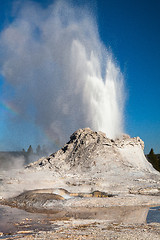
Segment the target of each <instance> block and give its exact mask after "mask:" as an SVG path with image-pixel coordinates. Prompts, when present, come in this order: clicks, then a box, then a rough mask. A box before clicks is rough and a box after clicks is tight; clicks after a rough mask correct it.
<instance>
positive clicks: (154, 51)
mask: <svg viewBox="0 0 160 240" xmlns="http://www.w3.org/2000/svg"><path fill="white" fill-rule="evenodd" d="M13 2H15V1H14V0H1V1H0V30H1V31H2V29H3V28H5V26H6V25H8V24H9V23H10V22H11V21H12V19H13V12H14V8H13ZM20 2H25V1H23V0H22V1H20ZM35 2H38V3H40V4H41V5H42V6H43V7H47V6H48V4H51V3H52V1H51V0H44V1H43V0H41V1H38V0H37V1H35ZM70 2H71V1H70ZM72 2H73V3H74V2H76V4H79V5H87V6H89V9H90V11H91V12H92V14H94V15H96V19H97V23H98V29H99V34H100V38H101V40H102V41H103V43H104V44H105V45H106V47H107V48H111V49H112V52H113V55H114V57H115V59H116V61H117V62H118V64H119V65H120V67H121V71H122V73H123V74H124V77H125V88H126V106H125V130H126V133H128V134H129V135H131V136H132V137H134V136H140V137H141V138H142V139H143V141H144V142H145V152H146V153H147V152H149V150H150V149H151V147H152V148H154V150H155V152H156V153H160V107H159V105H160V14H159V13H160V1H159V0H139V1H138V0H97V1H92V0H90V1H89V0H86V1H85V0H83V1H80V0H79V1H72ZM3 83H4V79H2V77H0V94H2V92H3ZM4 94H5V93H4ZM6 94H8V95H10V94H11V95H12V94H14V93H13V92H12V91H10V87H9V86H8V91H7V93H6ZM6 111H7V110H6V109H4V107H3V106H2V104H1V105H0V121H1V122H0V150H8V149H9V150H11V149H10V148H14V149H18V148H21V147H24V148H26V147H27V146H28V145H29V144H32V145H34V144H35V146H36V144H38V143H39V142H38V139H39V138H40V137H41V136H43V132H41V130H39V129H38V130H36V129H35V125H34V123H33V122H32V123H29V122H28V121H27V122H26V123H24V122H25V121H24V122H23V124H22V123H16V125H14V124H13V128H14V130H13V132H10V131H8V129H7V127H6V124H5V123H6V121H7V118H12V117H13V118H14V115H12V114H10V115H8V113H6ZM24 125H25V126H26V127H25V129H24ZM18 126H19V127H18ZM15 132H16V133H15ZM22 132H23V134H22ZM13 135H14V137H13ZM24 136H25V139H24ZM29 136H30V137H29ZM6 145H7V146H8V145H9V146H11V147H8V148H7V147H6Z"/></svg>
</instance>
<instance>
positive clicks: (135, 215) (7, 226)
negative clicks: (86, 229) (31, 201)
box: [0, 206, 160, 239]
mask: <svg viewBox="0 0 160 240" xmlns="http://www.w3.org/2000/svg"><path fill="white" fill-rule="evenodd" d="M159 209H160V207H159V206H157V207H150V208H149V207H148V206H143V207H136V206H135V207H133V206H132V207H124V206H123V207H118V206H117V207H108V208H78V209H74V210H70V211H64V210H63V211H57V212H56V211H55V212H51V213H50V212H47V213H31V212H26V211H24V210H20V209H17V208H11V207H8V206H0V232H1V233H0V234H1V237H0V238H1V239H7V238H8V239H13V236H15V235H16V236H17V239H18V235H22V234H25V235H27V234H31V233H36V232H37V233H38V232H39V231H45V232H47V231H57V229H59V228H60V227H61V224H62V222H63V221H66V222H71V221H73V220H80V221H83V220H84V221H85V220H95V221H103V222H106V223H108V224H111V223H113V224H146V223H152V222H157V223H160V210H159ZM2 233H3V234H2ZM9 237H10V238H9Z"/></svg>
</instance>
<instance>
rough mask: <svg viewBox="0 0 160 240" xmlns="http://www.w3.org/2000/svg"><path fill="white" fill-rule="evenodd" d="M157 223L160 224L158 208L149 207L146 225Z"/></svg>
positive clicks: (159, 208) (159, 207)
mask: <svg viewBox="0 0 160 240" xmlns="http://www.w3.org/2000/svg"><path fill="white" fill-rule="evenodd" d="M151 222H157V223H160V206H157V207H151V208H150V209H149V212H148V215H147V223H151Z"/></svg>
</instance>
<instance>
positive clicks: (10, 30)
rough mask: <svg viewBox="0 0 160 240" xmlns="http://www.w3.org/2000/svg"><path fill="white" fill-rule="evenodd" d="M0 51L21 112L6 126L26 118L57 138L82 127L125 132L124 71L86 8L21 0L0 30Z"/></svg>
mask: <svg viewBox="0 0 160 240" xmlns="http://www.w3.org/2000/svg"><path fill="white" fill-rule="evenodd" d="M0 52H1V59H0V74H1V75H2V76H3V77H4V80H5V84H6V85H7V86H10V88H12V94H10V95H9V99H10V101H11V102H12V104H13V105H14V106H16V109H17V112H18V113H19V114H17V115H15V116H14V117H12V118H8V119H7V122H6V125H7V126H8V127H9V126H10V125H11V123H12V128H14V126H15V128H16V127H17V125H16V124H17V122H22V121H24V119H25V121H26V122H27V121H28V122H29V123H34V124H35V125H36V126H37V127H38V128H40V129H42V131H43V132H44V133H45V134H44V138H46V139H47V138H49V139H51V140H52V141H53V142H55V141H57V142H58V143H59V144H63V143H65V142H66V141H67V140H68V139H69V136H70V135H71V134H72V133H73V132H74V131H75V130H77V129H79V128H84V127H90V128H91V129H92V130H95V131H99V130H100V131H103V132H105V133H106V135H107V137H110V138H115V137H117V136H119V135H120V134H121V133H122V132H124V121H123V120H124V117H123V115H124V84H123V82H124V81H123V75H122V73H121V71H120V68H119V66H118V65H117V63H116V62H115V61H114V57H113V54H112V53H111V51H109V50H107V49H106V47H105V46H104V44H103V43H102V41H101V40H100V36H99V32H98V26H97V23H96V18H95V17H94V16H92V15H91V14H90V13H89V12H88V10H87V9H86V8H85V9H84V8H82V7H77V6H73V5H70V4H68V3H66V2H65V1H57V2H55V3H54V4H52V5H50V6H49V7H48V8H45V9H43V8H42V7H41V6H40V5H38V4H35V3H33V2H28V3H24V4H21V5H20V6H18V8H17V12H16V17H14V19H13V21H12V23H10V24H9V25H8V26H6V27H5V28H4V29H3V31H2V32H1V34H0ZM5 91H6V93H5V98H6V100H7V97H6V96H7V87H6V89H5ZM11 134H12V132H11ZM25 134H26V133H24V136H23V137H24V138H26V136H25ZM44 140H45V139H44Z"/></svg>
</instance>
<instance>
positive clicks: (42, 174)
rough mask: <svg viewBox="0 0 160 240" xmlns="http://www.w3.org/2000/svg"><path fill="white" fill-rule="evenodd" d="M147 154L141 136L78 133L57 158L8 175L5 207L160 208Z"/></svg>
mask: <svg viewBox="0 0 160 240" xmlns="http://www.w3.org/2000/svg"><path fill="white" fill-rule="evenodd" d="M143 149H144V143H143V141H142V140H141V139H140V138H139V137H135V138H130V137H129V136H128V135H123V136H121V137H120V138H117V139H115V140H113V139H109V138H107V137H106V135H105V134H104V133H102V132H94V131H92V130H91V129H90V128H85V129H79V130H77V131H76V132H74V133H73V134H72V135H71V136H70V141H69V142H68V143H66V144H65V145H64V146H63V147H62V148H61V149H60V150H59V151H57V152H56V153H53V154H51V155H50V156H49V157H43V158H41V159H39V160H38V161H36V162H33V163H31V164H29V165H28V166H26V167H25V169H23V170H21V171H19V172H17V173H16V175H14V177H13V176H12V177H10V178H9V177H8V178H7V177H6V176H5V177H4V179H3V184H2V186H1V191H0V192H1V194H2V195H1V199H2V200H1V202H2V204H7V205H12V206H18V207H20V208H24V206H25V208H26V207H27V206H30V207H31V205H32V207H33V205H36V207H37V206H38V209H41V208H42V207H43V208H45V209H46V208H47V209H48V208H53V206H54V207H56V208H57V207H59V208H64V207H71V206H72V207H77V206H92V207H93V206H108V205H117V204H119V205H127V204H129V205H133V204H134V205H135V204H143V203H145V204H146V203H147V204H155V203H158V202H157V201H159V198H157V196H159V195H160V182H159V179H160V174H159V173H158V172H157V171H156V170H154V169H153V167H152V166H151V164H150V163H149V162H148V161H147V160H146V158H145V155H144V152H143ZM8 183H9V184H8ZM37 204H39V205H37Z"/></svg>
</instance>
